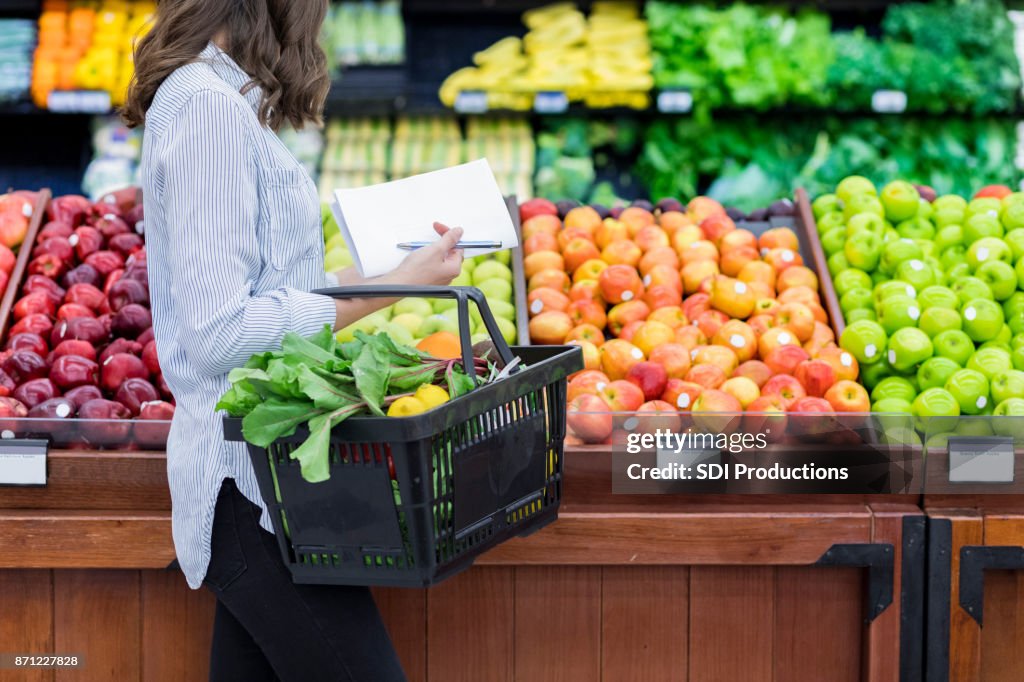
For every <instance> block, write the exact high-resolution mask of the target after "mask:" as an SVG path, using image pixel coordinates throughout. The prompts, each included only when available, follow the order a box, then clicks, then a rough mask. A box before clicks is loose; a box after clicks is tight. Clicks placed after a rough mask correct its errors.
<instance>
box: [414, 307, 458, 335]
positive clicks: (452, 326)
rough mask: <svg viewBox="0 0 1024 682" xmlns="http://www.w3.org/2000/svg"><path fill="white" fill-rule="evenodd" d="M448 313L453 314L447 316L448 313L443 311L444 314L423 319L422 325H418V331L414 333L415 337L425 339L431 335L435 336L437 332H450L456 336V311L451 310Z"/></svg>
mask: <svg viewBox="0 0 1024 682" xmlns="http://www.w3.org/2000/svg"><path fill="white" fill-rule="evenodd" d="M450 312H452V313H455V314H454V315H449V314H448V313H449V311H445V312H444V313H437V314H434V315H431V316H429V317H426V318H424V320H423V324H421V325H420V328H419V330H417V332H416V336H418V337H420V338H425V337H427V336H430V335H431V334H436V333H437V332H451V333H452V334H458V333H459V321H458V317H456V315H457V314H458V311H457V310H456V309H454V308H452V309H451V311H450ZM453 318H454V319H453Z"/></svg>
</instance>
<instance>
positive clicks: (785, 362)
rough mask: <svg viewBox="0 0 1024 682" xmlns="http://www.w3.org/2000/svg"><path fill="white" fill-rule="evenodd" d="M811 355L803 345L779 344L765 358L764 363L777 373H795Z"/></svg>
mask: <svg viewBox="0 0 1024 682" xmlns="http://www.w3.org/2000/svg"><path fill="white" fill-rule="evenodd" d="M810 357H811V356H810V355H808V354H807V351H805V350H804V349H803V348H802V347H801V346H779V347H778V348H776V349H775V350H773V351H772V352H771V353H769V354H768V355H767V356H766V357H765V358H764V364H766V365H768V368H769V369H770V370H771V371H773V372H775V373H776V374H793V373H794V372H795V371H796V368H797V365H799V364H800V363H801V362H804V361H806V360H809V359H810Z"/></svg>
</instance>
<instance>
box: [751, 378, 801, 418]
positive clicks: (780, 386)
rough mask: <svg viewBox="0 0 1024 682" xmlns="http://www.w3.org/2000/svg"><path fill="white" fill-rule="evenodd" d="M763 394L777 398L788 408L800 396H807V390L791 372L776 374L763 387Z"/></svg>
mask: <svg viewBox="0 0 1024 682" xmlns="http://www.w3.org/2000/svg"><path fill="white" fill-rule="evenodd" d="M761 395H763V396H768V397H770V398H777V399H778V400H779V401H780V402H781V403H782V406H783V407H785V408H786V409H787V410H788V409H789V406H790V405H792V404H793V403H794V402H796V401H797V400H799V399H800V398H806V397H807V391H805V390H804V387H803V386H802V385H801V384H800V382H799V381H797V380H796V377H794V376H792V375H790V374H776V375H775V376H773V377H772V378H771V379H769V380H768V382H767V383H765V385H764V386H762V387H761Z"/></svg>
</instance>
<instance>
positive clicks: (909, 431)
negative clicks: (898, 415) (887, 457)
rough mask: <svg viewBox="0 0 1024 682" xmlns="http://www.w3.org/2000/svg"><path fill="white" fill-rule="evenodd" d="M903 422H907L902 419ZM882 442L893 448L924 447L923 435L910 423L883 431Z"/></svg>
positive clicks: (910, 448) (911, 448)
mask: <svg viewBox="0 0 1024 682" xmlns="http://www.w3.org/2000/svg"><path fill="white" fill-rule="evenodd" d="M901 423H903V424H906V423H908V422H904V421H902V420H901ZM882 444H883V445H885V446H886V447H888V448H889V449H890V450H891V449H896V448H901V449H903V448H905V449H908V450H914V449H917V448H920V447H922V445H923V444H922V443H921V436H919V435H918V434H917V432H916V431H914V429H913V428H912V427H910V426H908V425H905V426H892V427H890V428H887V429H886V430H885V431H884V432H883V433H882Z"/></svg>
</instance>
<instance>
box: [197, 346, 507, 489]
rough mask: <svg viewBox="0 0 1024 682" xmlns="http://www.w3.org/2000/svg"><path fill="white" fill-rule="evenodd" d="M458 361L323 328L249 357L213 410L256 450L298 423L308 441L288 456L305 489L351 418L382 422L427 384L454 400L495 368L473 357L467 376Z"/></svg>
mask: <svg viewBox="0 0 1024 682" xmlns="http://www.w3.org/2000/svg"><path fill="white" fill-rule="evenodd" d="M462 365H463V362H462V360H440V359H437V358H432V357H430V356H427V355H425V354H424V353H422V352H420V351H418V350H416V349H415V348H409V347H407V346H402V345H399V344H396V343H395V342H394V341H393V340H392V339H391V338H390V337H389V336H388V335H387V334H385V333H379V334H377V335H376V336H370V335H368V334H364V333H363V332H356V338H355V339H354V340H352V341H349V342H347V343H338V342H337V340H336V339H335V337H334V334H333V333H332V331H331V329H330V327H326V326H325V327H324V329H323V331H321V332H319V333H318V334H315V335H314V336H312V337H310V338H308V339H305V338H302V337H301V336H299V335H298V334H293V333H289V334H286V335H285V336H284V339H283V340H282V343H281V350H279V351H273V352H267V353H259V354H257V355H254V356H253V357H252V358H251V359H250V360H249V362H247V363H246V364H245V366H244V367H242V368H239V369H235V370H233V371H232V372H231V373H230V374H229V375H228V381H230V382H231V388H230V389H229V390H228V391H227V392H226V393H225V394H224V395H223V396H222V397H221V399H220V402H218V403H217V409H218V410H225V411H226V412H227V413H228V414H229V415H231V416H232V417H241V418H242V435H243V436H244V437H245V439H246V440H247V441H248V442H250V443H252V444H253V445H256V446H258V447H261V448H266V447H269V446H270V444H271V443H273V442H274V441H276V440H277V439H279V438H283V437H286V436H291V435H292V434H294V433H295V431H296V429H297V428H298V427H299V426H301V425H303V424H305V425H306V426H307V428H308V429H309V437H308V438H307V439H306V440H305V441H304V442H303V443H302V445H300V446H299V447H298V448H296V449H295V450H294V451H293V452H292V453H291V457H292V458H293V459H295V460H298V462H299V464H300V465H301V467H302V476H303V478H304V479H305V480H307V481H310V482H312V483H316V482H319V481H325V480H327V479H328V478H329V476H330V471H329V466H328V464H329V458H328V455H329V452H330V436H331V430H332V429H333V428H334V427H336V426H337V425H338V424H340V423H341V422H343V421H344V420H346V419H348V418H349V417H352V416H354V415H358V414H369V415H377V416H383V415H384V414H385V408H386V407H387V406H388V405H390V404H391V403H392V402H394V401H395V400H397V399H398V398H400V397H403V396H406V395H410V394H412V392H414V391H415V390H416V389H417V388H418V387H420V386H422V385H423V384H428V383H443V384H444V385H445V386H446V387H447V390H448V394H449V396H450V397H451V398H452V399H454V398H456V397H458V396H461V395H463V394H465V393H467V392H469V391H471V390H472V389H473V388H474V387H475V386H476V377H478V376H481V375H482V376H483V377H485V378H486V377H488V375H489V376H490V377H493V376H495V373H496V370H495V368H494V366H493V365H492V364H490V363H488V362H487V361H486V360H484V359H482V358H474V367H472V368H470V370H469V371H470V372H471V374H470V373H467V371H466V368H465V367H463V366H462Z"/></svg>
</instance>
